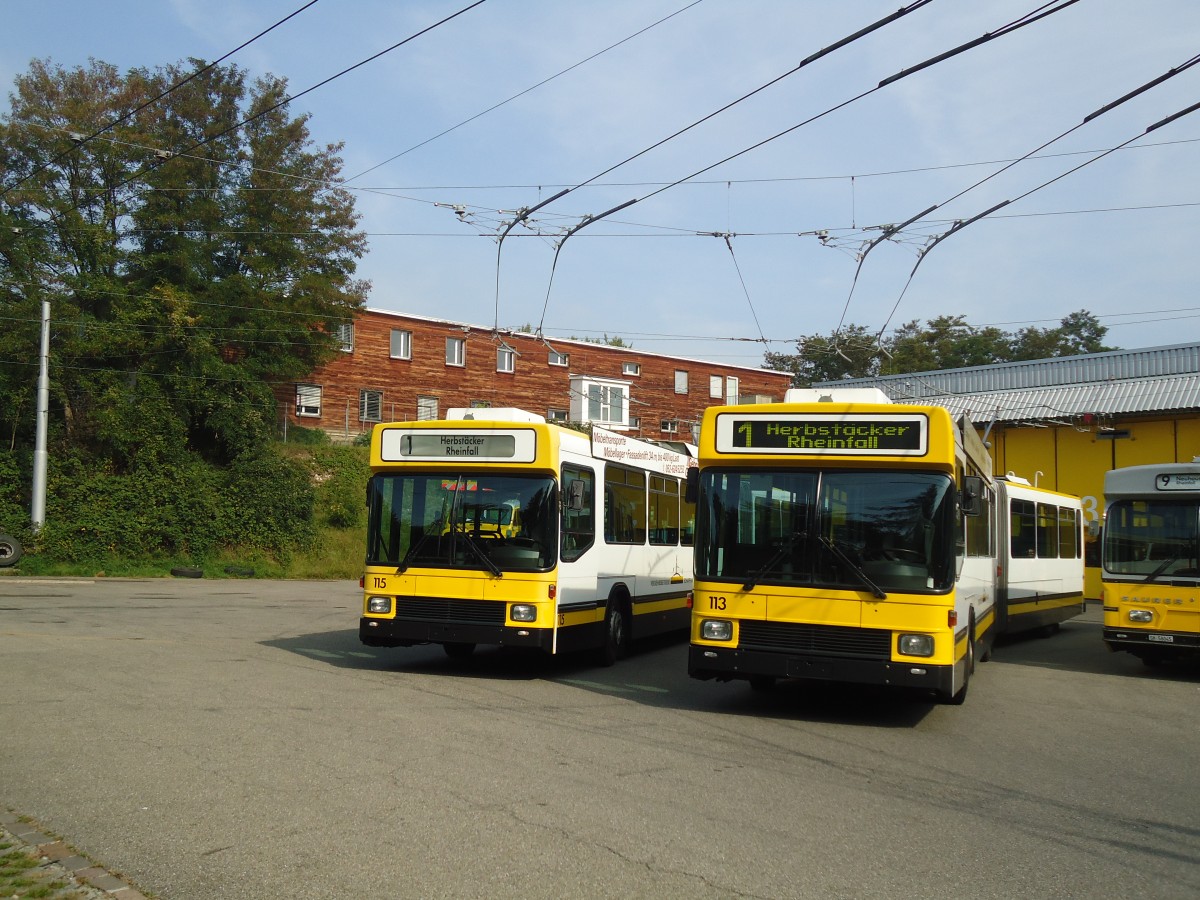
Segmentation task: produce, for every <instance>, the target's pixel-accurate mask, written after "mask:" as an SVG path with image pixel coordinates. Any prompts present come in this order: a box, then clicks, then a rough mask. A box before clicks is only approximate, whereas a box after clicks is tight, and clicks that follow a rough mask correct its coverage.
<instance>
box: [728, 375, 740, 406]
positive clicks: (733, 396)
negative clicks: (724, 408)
mask: <svg viewBox="0 0 1200 900" xmlns="http://www.w3.org/2000/svg"><path fill="white" fill-rule="evenodd" d="M725 402H726V403H728V404H731V405H732V404H734V403H737V402H738V380H737V378H735V377H734V376H733V375H730V376H729V377H728V378H726V379H725Z"/></svg>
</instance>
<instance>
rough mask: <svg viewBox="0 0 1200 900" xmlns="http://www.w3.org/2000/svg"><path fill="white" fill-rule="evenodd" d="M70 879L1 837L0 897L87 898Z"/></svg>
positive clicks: (54, 899) (69, 899)
mask: <svg viewBox="0 0 1200 900" xmlns="http://www.w3.org/2000/svg"><path fill="white" fill-rule="evenodd" d="M84 896H85V895H84V894H83V893H82V892H81V891H78V890H76V889H75V888H74V886H73V885H71V884H70V883H68V882H66V881H64V880H62V879H61V878H56V877H54V876H53V875H51V873H50V872H48V871H46V870H45V869H43V868H41V860H40V859H38V858H37V857H35V856H33V855H32V854H30V853H28V852H26V851H25V850H23V849H21V848H18V847H16V846H15V845H14V844H13V843H12V842H11V841H7V840H4V839H0V897H20V898H21V900H26V898H53V900H84Z"/></svg>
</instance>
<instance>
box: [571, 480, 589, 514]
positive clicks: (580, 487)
mask: <svg viewBox="0 0 1200 900" xmlns="http://www.w3.org/2000/svg"><path fill="white" fill-rule="evenodd" d="M586 490H587V485H585V484H584V483H583V479H582V478H576V479H575V480H573V481H572V482H571V483H570V485H569V486H568V487H567V508H568V509H574V510H580V509H583V499H584V498H583V495H584V492H585V491H586Z"/></svg>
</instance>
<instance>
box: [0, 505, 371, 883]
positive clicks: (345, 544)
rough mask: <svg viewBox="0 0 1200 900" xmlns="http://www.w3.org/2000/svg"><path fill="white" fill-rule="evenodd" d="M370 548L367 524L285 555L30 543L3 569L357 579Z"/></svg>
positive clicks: (78, 574)
mask: <svg viewBox="0 0 1200 900" xmlns="http://www.w3.org/2000/svg"><path fill="white" fill-rule="evenodd" d="M366 546H367V529H366V526H365V525H359V526H357V527H354V528H333V527H330V526H325V527H319V528H318V529H317V535H316V538H315V540H314V541H313V545H312V547H311V548H310V549H308V550H293V551H291V552H290V553H288V554H287V556H286V558H283V559H280V558H277V557H275V556H272V555H271V554H269V553H267V552H265V551H263V550H257V549H243V548H236V547H233V548H227V549H224V550H222V551H220V552H219V553H217V554H216V555H215V556H214V557H213V558H212V559H203V560H195V559H191V558H180V557H155V558H149V559H134V558H127V557H121V556H112V557H107V558H105V559H93V560H83V561H75V562H63V561H57V560H52V559H49V558H47V557H46V556H44V555H43V554H40V553H38V552H37V550H36V549H35V548H30V547H28V546H27V547H26V550H25V555H24V556H22V557H21V560H20V562H18V563H17V564H16V565H15V566H13V567H11V568H8V569H3V570H0V572H4V573H10V574H13V575H26V576H29V575H32V576H42V577H46V578H56V577H57V578H62V577H68V578H98V577H107V578H171V577H173V576H172V574H171V570H172V569H177V570H182V569H189V570H195V569H198V570H200V573H201V576H202V577H204V578H284V579H302V580H305V581H319V580H323V579H338V580H340V579H357V578H358V577H359V576H361V575H362V573H363V557H364V556H365V555H366ZM3 896H4V895H3V894H0V897H3Z"/></svg>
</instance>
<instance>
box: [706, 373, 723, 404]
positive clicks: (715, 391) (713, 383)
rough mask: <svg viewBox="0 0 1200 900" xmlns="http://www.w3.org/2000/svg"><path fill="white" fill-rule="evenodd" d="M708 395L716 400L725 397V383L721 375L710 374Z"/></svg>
mask: <svg viewBox="0 0 1200 900" xmlns="http://www.w3.org/2000/svg"><path fill="white" fill-rule="evenodd" d="M708 396H709V397H712V398H713V399H715V400H721V399H723V398H724V397H725V385H724V383H723V382H722V380H721V376H720V375H709V376H708Z"/></svg>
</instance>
